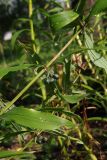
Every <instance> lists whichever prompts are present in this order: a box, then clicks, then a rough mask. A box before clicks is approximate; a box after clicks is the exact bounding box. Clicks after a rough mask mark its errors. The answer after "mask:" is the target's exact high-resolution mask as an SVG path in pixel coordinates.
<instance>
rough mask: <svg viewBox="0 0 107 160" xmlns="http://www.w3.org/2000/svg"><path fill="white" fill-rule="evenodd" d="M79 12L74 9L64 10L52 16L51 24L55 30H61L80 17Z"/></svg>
mask: <svg viewBox="0 0 107 160" xmlns="http://www.w3.org/2000/svg"><path fill="white" fill-rule="evenodd" d="M78 16H79V15H78V14H77V13H76V12H73V11H63V12H60V13H57V14H54V15H52V16H50V21H51V25H52V27H53V28H54V29H55V30H59V29H61V28H63V27H65V26H66V25H68V24H70V23H71V22H73V21H74V20H76V19H77V18H78Z"/></svg>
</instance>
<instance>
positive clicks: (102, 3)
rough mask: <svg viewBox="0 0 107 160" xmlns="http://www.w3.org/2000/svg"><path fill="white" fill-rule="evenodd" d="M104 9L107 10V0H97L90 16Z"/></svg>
mask: <svg viewBox="0 0 107 160" xmlns="http://www.w3.org/2000/svg"><path fill="white" fill-rule="evenodd" d="M103 11H107V0H96V2H95V4H94V6H93V7H92V10H91V12H90V15H89V16H93V15H97V14H99V13H101V12H103Z"/></svg>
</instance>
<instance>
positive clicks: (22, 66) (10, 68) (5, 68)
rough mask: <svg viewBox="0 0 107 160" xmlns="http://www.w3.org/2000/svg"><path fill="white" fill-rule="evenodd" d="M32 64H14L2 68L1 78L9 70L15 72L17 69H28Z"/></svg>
mask: <svg viewBox="0 0 107 160" xmlns="http://www.w3.org/2000/svg"><path fill="white" fill-rule="evenodd" d="M30 66H31V64H21V65H17V66H12V67H9V66H8V67H4V68H0V79H2V78H3V77H4V76H5V75H7V74H8V73H9V72H15V71H19V70H23V69H27V68H29V67H30Z"/></svg>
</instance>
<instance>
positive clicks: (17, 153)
mask: <svg viewBox="0 0 107 160" xmlns="http://www.w3.org/2000/svg"><path fill="white" fill-rule="evenodd" d="M30 154H31V153H30ZM30 154H29V153H28V152H20V151H0V158H7V157H16V156H18V157H19V156H27V157H28V156H29V155H30Z"/></svg>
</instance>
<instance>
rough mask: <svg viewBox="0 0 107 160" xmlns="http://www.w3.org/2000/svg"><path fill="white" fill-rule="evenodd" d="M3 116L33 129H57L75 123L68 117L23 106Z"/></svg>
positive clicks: (71, 125)
mask: <svg viewBox="0 0 107 160" xmlns="http://www.w3.org/2000/svg"><path fill="white" fill-rule="evenodd" d="M3 118H4V119H5V120H9V121H14V122H16V123H17V124H20V125H22V126H25V127H28V128H31V129H41V130H55V129H58V128H60V127H61V126H65V125H66V126H67V127H71V128H72V127H74V124H72V122H71V121H69V120H67V119H64V118H60V117H57V116H55V115H52V114H51V113H47V112H40V111H36V110H33V109H26V108H23V107H21V108H14V109H12V110H11V111H9V112H7V113H5V114H4V115H3Z"/></svg>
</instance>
